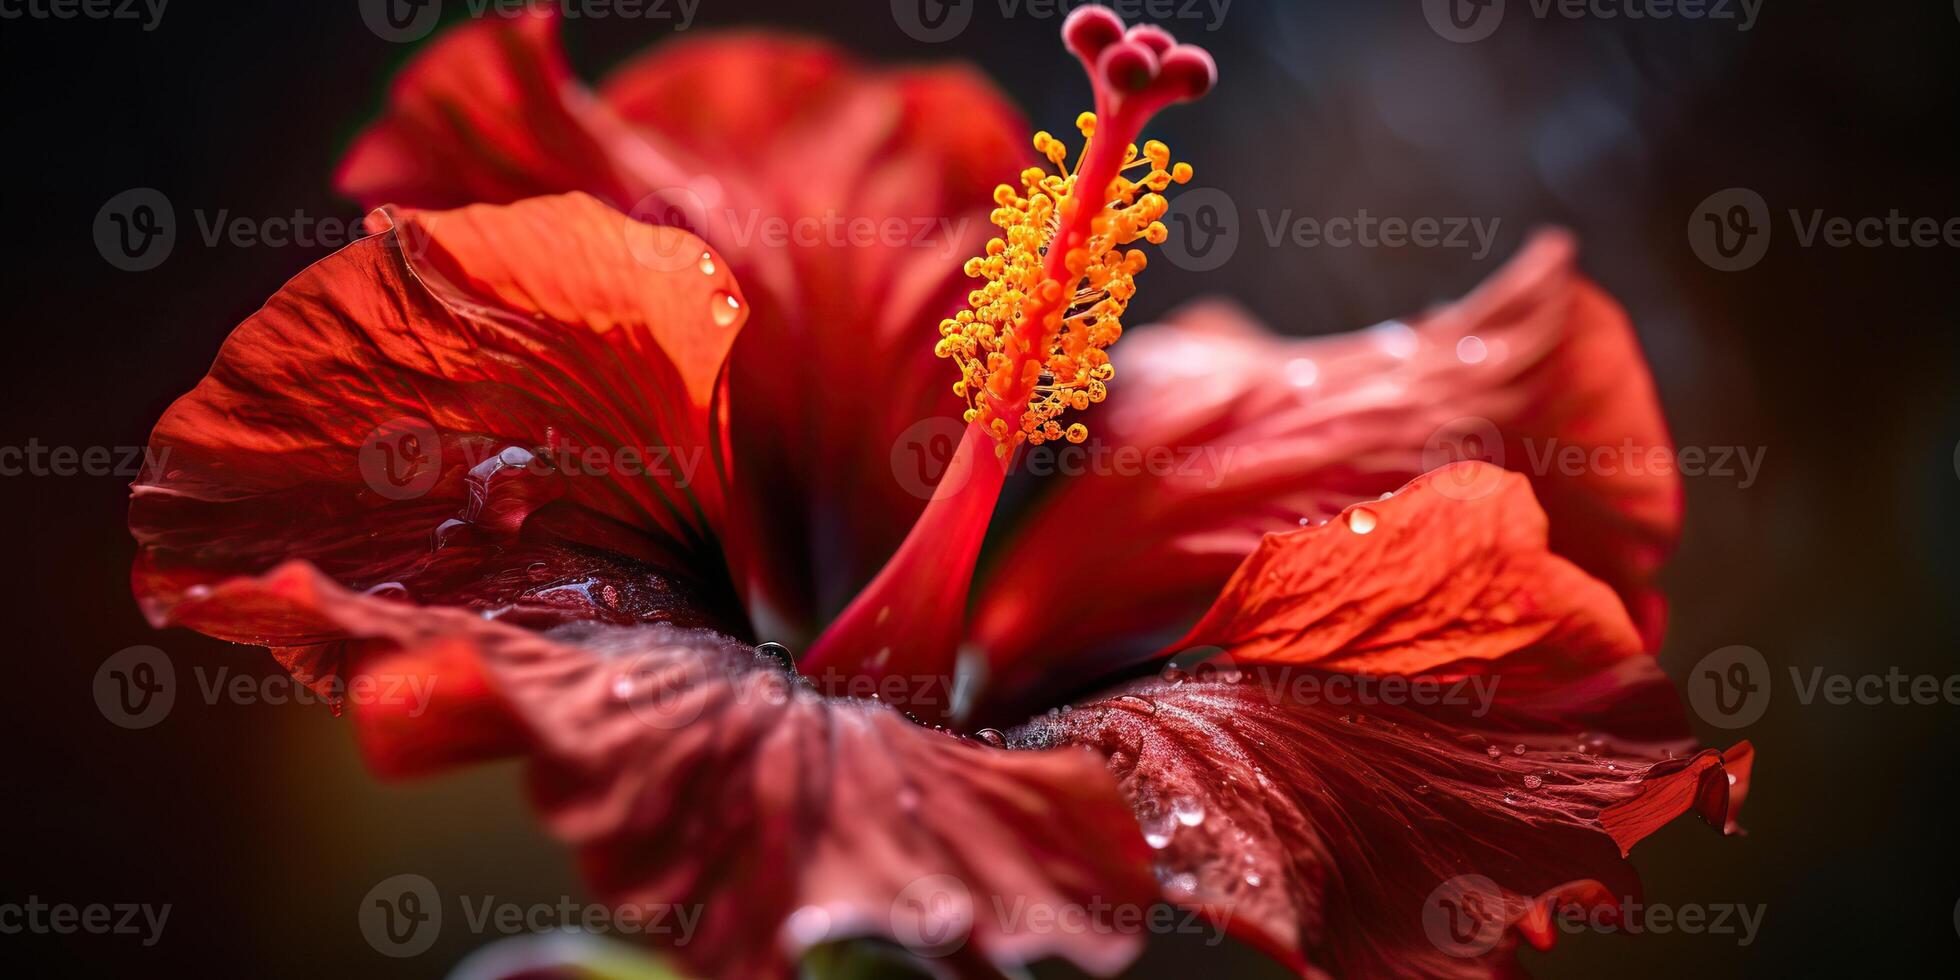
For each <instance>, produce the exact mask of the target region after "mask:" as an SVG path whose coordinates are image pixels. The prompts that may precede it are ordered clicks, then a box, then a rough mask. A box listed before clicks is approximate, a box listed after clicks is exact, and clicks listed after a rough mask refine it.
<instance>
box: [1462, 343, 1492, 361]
mask: <svg viewBox="0 0 1960 980" xmlns="http://www.w3.org/2000/svg"><path fill="white" fill-rule="evenodd" d="M1489 356H1490V350H1489V348H1486V347H1485V346H1484V341H1483V338H1481V337H1465V338H1463V339H1462V340H1459V341H1457V342H1456V359H1457V360H1459V361H1462V362H1463V363H1465V364H1482V363H1483V362H1484V358H1486V357H1489Z"/></svg>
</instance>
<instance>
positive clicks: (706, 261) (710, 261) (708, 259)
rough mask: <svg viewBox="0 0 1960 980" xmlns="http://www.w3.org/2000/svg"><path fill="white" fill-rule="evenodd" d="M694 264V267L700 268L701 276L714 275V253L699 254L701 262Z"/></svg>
mask: <svg viewBox="0 0 1960 980" xmlns="http://www.w3.org/2000/svg"><path fill="white" fill-rule="evenodd" d="M695 264H696V265H698V266H700V268H701V274H702V275H704V276H712V275H714V274H715V256H714V253H712V252H702V253H701V261H700V262H698V263H695Z"/></svg>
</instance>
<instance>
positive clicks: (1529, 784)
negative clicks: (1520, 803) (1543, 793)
mask: <svg viewBox="0 0 1960 980" xmlns="http://www.w3.org/2000/svg"><path fill="white" fill-rule="evenodd" d="M1543 785H1545V781H1544V780H1542V779H1539V778H1538V777H1537V776H1536V775H1530V776H1526V777H1524V788H1525V789H1537V788H1538V787H1540V786H1543Z"/></svg>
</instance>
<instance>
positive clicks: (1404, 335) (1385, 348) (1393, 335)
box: [1368, 320, 1421, 360]
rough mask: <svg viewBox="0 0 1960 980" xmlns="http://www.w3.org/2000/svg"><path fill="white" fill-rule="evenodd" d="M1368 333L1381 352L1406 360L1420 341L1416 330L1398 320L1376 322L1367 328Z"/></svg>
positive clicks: (1413, 353) (1411, 355)
mask: <svg viewBox="0 0 1960 980" xmlns="http://www.w3.org/2000/svg"><path fill="white" fill-rule="evenodd" d="M1368 334H1369V336H1371V337H1372V338H1373V339H1374V341H1375V344H1376V346H1378V347H1380V348H1381V349H1382V352H1383V353H1386V354H1387V355H1388V356H1390V357H1393V358H1395V359H1396V360H1407V359H1409V358H1410V357H1413V356H1415V353H1416V347H1417V346H1418V345H1419V344H1420V343H1421V341H1420V339H1419V338H1418V337H1417V336H1416V332H1415V331H1414V330H1413V329H1411V328H1410V327H1409V325H1408V324H1406V323H1403V322H1401V321H1400V320H1389V321H1388V322H1386V323H1377V324H1375V325H1374V326H1372V327H1369V328H1368Z"/></svg>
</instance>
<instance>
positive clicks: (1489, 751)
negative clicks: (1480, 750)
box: [1484, 745, 1504, 759]
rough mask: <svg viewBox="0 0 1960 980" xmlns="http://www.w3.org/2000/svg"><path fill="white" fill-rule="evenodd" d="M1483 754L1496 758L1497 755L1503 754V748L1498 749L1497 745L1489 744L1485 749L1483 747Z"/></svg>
mask: <svg viewBox="0 0 1960 980" xmlns="http://www.w3.org/2000/svg"><path fill="white" fill-rule="evenodd" d="M1484 754H1485V755H1487V756H1490V757H1491V758H1493V759H1495V758H1497V757H1499V756H1501V755H1503V754H1504V750H1503V749H1500V748H1498V747H1497V746H1495V745H1493V746H1491V747H1490V748H1487V749H1485V750H1484Z"/></svg>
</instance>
